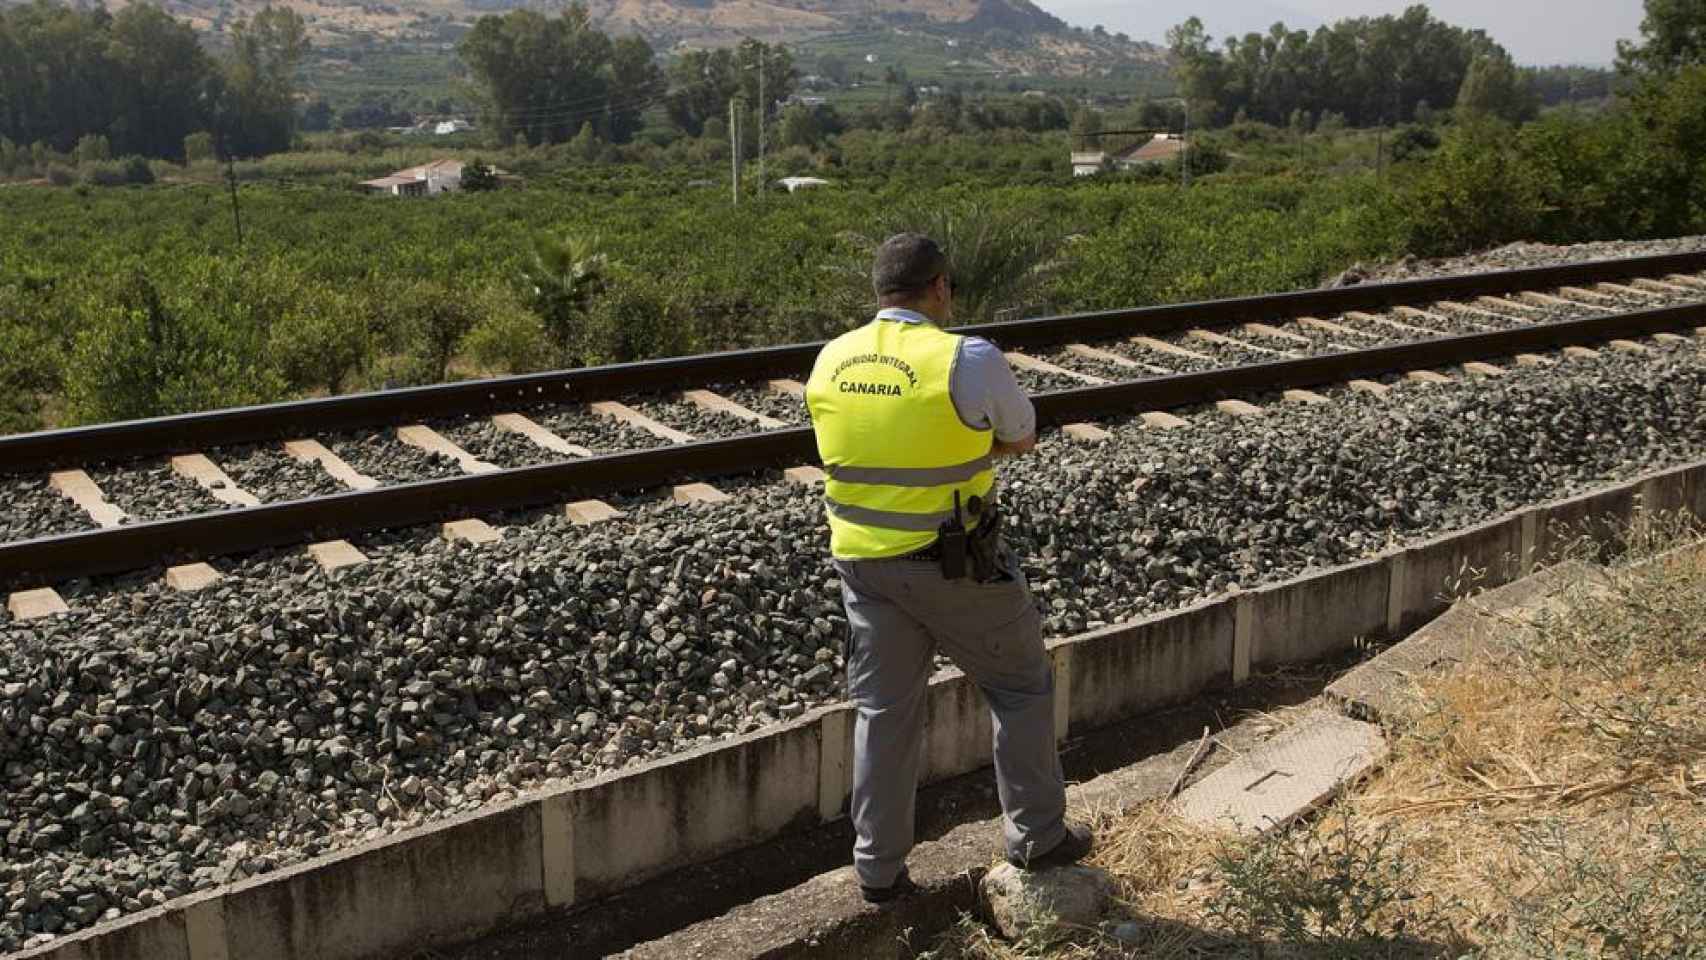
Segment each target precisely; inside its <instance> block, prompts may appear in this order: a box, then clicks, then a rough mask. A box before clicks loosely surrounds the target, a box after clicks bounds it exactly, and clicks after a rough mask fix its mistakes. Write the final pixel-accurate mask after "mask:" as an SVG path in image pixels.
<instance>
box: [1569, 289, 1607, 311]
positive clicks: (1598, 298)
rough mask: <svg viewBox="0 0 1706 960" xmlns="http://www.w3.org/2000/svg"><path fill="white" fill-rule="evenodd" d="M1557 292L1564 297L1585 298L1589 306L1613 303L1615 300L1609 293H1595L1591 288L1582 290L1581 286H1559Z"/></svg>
mask: <svg viewBox="0 0 1706 960" xmlns="http://www.w3.org/2000/svg"><path fill="white" fill-rule="evenodd" d="M1558 292H1559V293H1561V294H1563V295H1564V296H1566V297H1574V298H1576V299H1577V300H1586V301H1587V302H1588V304H1589V305H1590V306H1595V307H1597V306H1602V305H1604V304H1607V303H1613V302H1615V300H1616V298H1614V297H1612V296H1611V295H1609V294H1604V293H1595V292H1594V291H1592V290H1583V289H1582V288H1581V287H1559V288H1558Z"/></svg>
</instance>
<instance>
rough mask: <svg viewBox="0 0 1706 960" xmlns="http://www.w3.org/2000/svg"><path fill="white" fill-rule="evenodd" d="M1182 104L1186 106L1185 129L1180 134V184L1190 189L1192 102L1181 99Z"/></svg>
mask: <svg viewBox="0 0 1706 960" xmlns="http://www.w3.org/2000/svg"><path fill="white" fill-rule="evenodd" d="M1180 102H1181V103H1183V104H1184V105H1185V127H1184V129H1183V130H1182V131H1181V132H1180V133H1179V142H1180V144H1182V147H1181V149H1180V150H1179V183H1180V185H1181V186H1184V187H1189V186H1190V185H1191V101H1190V100H1188V99H1184V98H1181V99H1180Z"/></svg>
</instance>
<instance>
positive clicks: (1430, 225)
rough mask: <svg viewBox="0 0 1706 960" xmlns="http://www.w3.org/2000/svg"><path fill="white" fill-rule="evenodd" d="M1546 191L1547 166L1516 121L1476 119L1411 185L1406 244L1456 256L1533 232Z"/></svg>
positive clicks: (1454, 136) (1542, 212) (1417, 249)
mask: <svg viewBox="0 0 1706 960" xmlns="http://www.w3.org/2000/svg"><path fill="white" fill-rule="evenodd" d="M1546 195H1547V189H1546V185H1545V182H1544V178H1543V173H1542V171H1541V170H1540V169H1539V168H1538V167H1537V166H1536V164H1535V163H1534V162H1533V160H1532V159H1531V158H1530V157H1529V156H1527V155H1525V154H1524V153H1523V151H1522V150H1521V149H1520V148H1519V145H1518V141H1517V138H1516V137H1515V136H1513V132H1512V129H1511V127H1510V126H1509V125H1507V124H1505V123H1502V122H1500V121H1497V120H1490V119H1473V118H1472V119H1470V120H1467V121H1465V122H1463V123H1461V124H1459V126H1458V127H1457V129H1456V130H1454V131H1453V132H1452V134H1451V136H1450V137H1448V138H1447V139H1446V141H1445V144H1444V145H1443V146H1442V147H1441V148H1440V149H1439V151H1438V152H1437V153H1435V154H1434V156H1433V157H1432V159H1430V160H1429V161H1428V163H1427V165H1426V166H1425V168H1424V169H1423V171H1422V173H1420V174H1419V175H1418V176H1417V177H1415V179H1414V180H1412V181H1411V182H1410V184H1409V185H1408V188H1407V190H1406V192H1405V201H1404V208H1405V209H1406V210H1407V211H1409V217H1408V219H1409V241H1408V247H1409V249H1410V251H1411V252H1412V253H1415V254H1418V255H1421V256H1454V255H1457V254H1460V253H1465V252H1468V251H1470V250H1479V249H1484V248H1486V247H1491V246H1495V245H1497V244H1500V243H1507V242H1509V241H1512V240H1518V239H1522V238H1524V237H1528V236H1531V235H1533V234H1534V233H1535V232H1536V230H1537V229H1538V228H1539V225H1540V224H1541V222H1542V218H1543V217H1544V215H1545V212H1546V206H1547V204H1546Z"/></svg>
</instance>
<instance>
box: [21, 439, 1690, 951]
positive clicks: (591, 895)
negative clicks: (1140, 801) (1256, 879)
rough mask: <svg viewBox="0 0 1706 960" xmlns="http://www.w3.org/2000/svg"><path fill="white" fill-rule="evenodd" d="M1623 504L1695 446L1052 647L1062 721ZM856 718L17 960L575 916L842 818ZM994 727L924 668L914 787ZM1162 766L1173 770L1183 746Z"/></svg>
mask: <svg viewBox="0 0 1706 960" xmlns="http://www.w3.org/2000/svg"><path fill="white" fill-rule="evenodd" d="M1638 508H1640V509H1645V510H1648V511H1654V512H1667V513H1668V512H1678V511H1686V512H1688V513H1691V514H1692V515H1694V516H1696V517H1706V461H1702V462H1697V463H1694V464H1689V465H1687V466H1683V467H1678V468H1673V469H1668V470H1664V471H1659V472H1656V473H1652V474H1648V475H1646V476H1644V477H1642V478H1640V479H1637V480H1635V481H1632V482H1628V483H1623V484H1618V485H1615V486H1611V487H1607V488H1604V489H1601V490H1599V491H1596V492H1593V493H1589V494H1586V495H1583V496H1578V497H1574V498H1570V499H1567V500H1562V501H1557V502H1553V503H1549V504H1544V505H1540V506H1534V507H1530V508H1526V509H1524V510H1521V511H1518V512H1516V513H1512V514H1508V515H1506V516H1505V517H1503V518H1501V519H1499V520H1495V521H1493V522H1491V523H1487V524H1482V525H1480V526H1476V527H1472V528H1469V529H1466V530H1462V531H1459V532H1456V533H1453V534H1449V535H1446V536H1442V537H1438V538H1435V539H1432V540H1428V541H1425V542H1422V543H1419V544H1416V545H1413V546H1409V547H1405V548H1401V549H1397V550H1394V551H1391V552H1389V553H1386V554H1383V555H1381V556H1378V557H1375V558H1373V559H1369V560H1365V561H1361V562H1358V563H1352V564H1348V565H1346V566H1342V567H1338V568H1335V569H1332V570H1328V571H1324V572H1320V573H1313V574H1308V575H1305V576H1303V577H1299V578H1297V579H1294V580H1291V581H1288V582H1285V583H1281V584H1276V585H1273V586H1269V587H1264V588H1261V589H1258V590H1252V591H1248V592H1242V593H1237V594H1233V595H1230V596H1226V597H1222V598H1218V599H1214V600H1210V601H1205V602H1202V603H1199V604H1196V605H1194V606H1191V607H1188V608H1185V609H1183V610H1179V611H1176V612H1172V613H1169V614H1166V615H1163V616H1158V617H1154V618H1148V619H1144V620H1138V621H1135V622H1131V623H1126V624H1122V625H1118V626H1114V627H1110V628H1107V629H1103V630H1098V631H1095V632H1092V633H1088V634H1083V635H1080V636H1077V637H1073V638H1069V639H1065V640H1061V641H1057V642H1055V643H1054V644H1052V652H1053V657H1054V663H1055V669H1056V673H1057V685H1056V688H1057V700H1056V705H1055V707H1056V712H1057V718H1058V719H1059V720H1060V721H1061V722H1060V723H1059V727H1060V729H1061V730H1062V731H1063V734H1071V735H1073V736H1079V735H1082V734H1084V733H1086V732H1089V731H1093V730H1096V729H1098V728H1102V727H1108V726H1111V725H1115V724H1118V723H1121V722H1122V721H1129V720H1131V719H1132V718H1134V717H1140V716H1143V715H1145V714H1150V713H1153V712H1154V711H1157V710H1160V709H1163V708H1166V707H1169V706H1174V705H1178V704H1183V703H1188V702H1190V701H1192V700H1193V699H1194V698H1197V697H1198V696H1199V695H1201V694H1203V693H1204V692H1205V691H1209V690H1214V689H1217V688H1223V687H1225V686H1227V685H1228V684H1232V685H1240V684H1243V683H1245V682H1246V681H1247V680H1248V679H1249V678H1250V677H1251V675H1252V672H1253V671H1260V670H1264V669H1268V668H1272V667H1278V666H1282V665H1286V664H1295V663H1303V662H1310V661H1316V660H1321V659H1324V658H1330V657H1334V656H1339V655H1343V654H1345V653H1346V652H1348V651H1350V650H1351V649H1352V648H1353V646H1354V644H1355V643H1356V641H1357V640H1358V639H1359V638H1369V637H1396V636H1403V635H1406V634H1407V633H1409V632H1411V631H1412V630H1414V629H1415V628H1417V627H1419V626H1421V625H1422V624H1425V623H1426V622H1428V621H1429V620H1431V619H1432V618H1434V617H1435V616H1436V615H1437V614H1438V613H1439V612H1440V611H1442V610H1443V609H1445V608H1446V607H1447V606H1449V604H1450V602H1451V600H1452V598H1453V594H1461V593H1463V592H1466V591H1467V590H1469V589H1472V588H1479V587H1493V586H1499V585H1502V584H1506V583H1510V582H1511V581H1513V580H1515V579H1517V578H1519V577H1521V576H1524V575H1526V574H1528V573H1530V572H1531V571H1532V570H1533V568H1534V567H1535V566H1536V565H1537V564H1545V563H1547V562H1549V561H1551V560H1553V559H1555V558H1557V557H1559V556H1561V555H1562V554H1563V552H1564V549H1565V547H1566V546H1567V545H1568V544H1569V543H1570V542H1571V541H1573V540H1575V539H1576V538H1577V537H1578V536H1580V535H1583V534H1584V533H1585V534H1586V535H1589V536H1593V537H1595V538H1596V539H1599V540H1601V541H1603V542H1606V543H1608V544H1611V545H1615V541H1616V538H1617V531H1618V530H1619V529H1620V528H1622V527H1623V526H1625V525H1626V524H1627V523H1628V522H1629V521H1630V520H1631V519H1632V518H1633V517H1634V516H1635V513H1636V511H1637V509H1638ZM851 719H852V710H851V708H850V707H848V706H847V705H844V704H843V705H837V706H834V707H829V708H825V709H820V710H817V711H815V712H812V713H809V714H807V715H805V716H804V717H801V718H799V719H796V720H794V721H791V722H788V723H784V724H779V725H777V726H775V727H773V728H770V729H767V730H765V731H762V732H760V733H756V734H751V735H748V736H744V737H738V738H735V739H733V740H730V741H727V742H724V743H720V744H717V745H715V746H712V747H707V748H703V749H700V750H695V751H690V752H687V753H684V754H680V755H678V756H674V757H670V758H668V759H666V760H663V761H660V762H657V763H655V764H650V765H647V766H643V767H639V768H635V769H631V770H625V771H621V772H619V773H614V774H609V775H606V776H602V777H599V778H597V779H594V780H591V781H587V782H585V783H582V784H577V785H574V786H569V787H561V788H556V789H552V790H547V791H543V792H540V793H536V794H533V795H530V796H528V797H525V798H523V799H521V800H517V801H515V802H512V803H509V804H505V805H502V806H498V807H494V808H489V809H486V810H483V811H480V812H478V813H476V814H471V815H466V816H463V817H458V818H454V819H450V820H447V821H444V822H442V823H438V824H434V825H432V826H430V827H426V828H422V829H418V830H413V831H409V832H405V833H400V834H397V835H395V836H392V837H389V838H386V839H384V840H380V841H376V842H373V843H370V844H367V845H364V846H360V847H356V848H354V849H351V850H348V851H344V852H341V853H338V854H335V855H332V856H328V857H323V858H319V859H316V860H312V861H309V862H306V863H303V864H300V865H298V866H296V867H293V868H290V869H286V870H283V871H280V872H278V873H274V874H268V875H266V876H263V877H259V878H255V879H252V880H247V881H243V882H241V883H237V884H234V885H231V886H227V887H221V888H217V889H214V890H210V891H205V892H203V893H199V894H195V895H193V896H190V897H185V898H181V899H179V900H175V901H172V902H169V903H167V904H165V905H164V906H161V907H156V908H154V909H152V910H149V911H145V912H143V913H140V914H136V915H133V916H130V917H126V918H124V919H122V920H118V921H113V922H111V923H107V924H102V925H100V926H97V927H94V928H91V929H89V930H86V931H83V932H81V933H78V934H75V935H72V936H69V937H65V938H62V939H60V940H57V941H54V942H53V943H51V944H48V945H46V946H43V947H40V948H37V949H35V950H31V951H26V952H24V953H21V954H18V955H17V956H20V957H31V958H36V957H53V958H59V960H72V958H96V957H99V958H114V960H117V958H160V960H224V958H238V957H241V958H259V960H266V958H275V957H276V958H304V960H305V958H309V957H313V958H325V960H340V958H351V960H354V958H365V957H374V956H390V955H398V954H403V955H406V954H408V953H409V952H410V951H413V950H417V949H420V948H424V947H432V946H436V945H442V944H447V943H454V942H458V941H465V940H467V939H469V938H470V937H477V936H480V935H482V934H485V933H489V932H491V931H494V930H498V929H501V928H513V927H514V926H516V925H518V924H520V923H522V922H524V921H527V920H529V919H533V918H543V917H546V916H551V915H559V914H562V913H564V912H566V911H571V910H577V909H578V908H581V907H585V906H587V905H590V904H593V903H595V902H598V901H601V900H602V899H603V898H607V897H610V896H611V895H614V894H617V893H619V892H621V891H625V890H631V889H633V888H635V887H637V886H639V885H641V884H645V883H647V882H648V881H653V880H655V879H657V878H659V877H662V876H663V875H665V874H667V873H670V872H672V871H676V870H679V869H682V868H684V867H689V866H691V865H695V864H704V863H706V862H707V861H711V860H714V859H716V858H718V857H722V856H725V855H728V854H731V853H734V852H736V851H741V850H745V849H748V848H752V847H756V846H759V845H762V844H765V843H767V842H769V841H772V840H775V839H776V838H778V837H784V836H787V835H790V834H796V833H798V832H800V831H803V830H806V829H809V828H811V827H812V826H813V825H816V824H822V823H826V822H830V821H834V820H836V819H838V818H839V817H840V816H841V813H842V810H843V808H844V806H845V803H846V798H847V793H848V787H849V771H850V769H851V764H850V754H851V738H850V733H851ZM988 731H989V726H988V716H987V711H986V710H985V708H984V707H983V704H982V701H981V698H980V695H979V694H978V693H977V692H976V690H975V687H974V686H973V685H972V684H971V683H970V682H968V681H967V680H966V679H965V678H964V677H962V676H960V675H959V674H958V673H957V672H952V671H947V672H944V673H942V674H940V675H938V677H936V678H935V679H934V680H933V682H932V684H931V689H930V697H929V708H928V721H927V728H926V746H925V759H924V771H923V778H924V781H925V782H926V783H933V782H940V781H945V780H948V779H950V778H953V777H956V776H959V775H961V774H966V773H969V772H971V771H974V770H979V769H981V768H983V767H984V766H986V765H987V764H988V763H989V750H990V744H989V733H988ZM1180 759H1181V760H1182V758H1180ZM1171 765H1172V770H1173V772H1175V773H1176V771H1177V768H1178V765H1179V761H1177V760H1174V761H1172V763H1171ZM1142 766H1143V765H1142V764H1140V765H1138V767H1142ZM1145 775H1148V776H1151V777H1153V776H1154V775H1155V771H1153V770H1151V771H1149V772H1148V774H1145V773H1144V772H1143V771H1142V770H1140V769H1138V768H1133V771H1132V772H1131V773H1130V774H1129V776H1131V777H1142V776H1145ZM1110 776H1112V775H1110ZM1117 782H1119V781H1118V779H1117V778H1116V779H1115V780H1113V781H1110V783H1117ZM979 826H981V824H968V825H966V826H964V827H960V828H956V829H955V830H952V831H949V832H948V833H947V834H945V835H944V836H943V837H942V838H940V839H939V840H937V841H935V845H936V846H937V848H938V849H940V850H944V851H945V850H951V849H954V848H956V846H957V847H958V848H959V849H960V850H961V851H962V852H964V851H966V850H975V851H976V857H981V858H982V862H983V863H985V864H987V863H988V862H989V857H988V853H989V851H990V850H991V849H993V848H992V846H991V845H990V843H989V842H988V840H987V838H984V839H983V840H981V841H980V840H979V838H978V834H977V828H978V827H979ZM976 857H974V860H975V859H976ZM952 861H954V858H952V857H947V858H945V859H944V861H943V863H944V864H946V863H949V862H952ZM933 869H935V868H934V867H933V866H932V864H931V862H930V861H929V859H928V857H925V858H924V859H923V860H922V861H921V862H920V863H918V864H917V865H916V866H915V871H914V872H915V874H916V875H917V876H919V878H920V879H921V881H923V882H925V883H926V884H927V885H929V886H930V888H931V889H935V888H936V887H937V886H941V887H943V888H944V889H950V888H955V884H956V883H957V884H958V889H959V890H960V892H959V893H954V894H952V896H951V897H950V898H949V899H948V900H944V901H942V904H955V903H956V901H954V900H953V899H952V898H953V897H958V898H961V899H964V900H965V901H966V904H964V905H969V901H970V897H971V889H970V886H969V885H967V884H965V882H964V879H963V877H961V878H960V879H959V880H957V881H955V880H954V879H953V878H954V877H957V876H960V874H961V873H962V872H963V871H961V870H960V869H959V868H958V867H955V868H953V869H952V870H951V871H950V872H949V873H947V874H946V875H944V876H940V877H935V878H933V877H932V873H931V871H932V870H933ZM943 869H947V867H945V866H944V867H943ZM937 881H940V883H939V884H938V883H937ZM798 890H799V891H800V893H799V894H798V895H799V896H804V897H808V898H809V897H812V896H814V895H815V896H818V897H820V898H821V899H822V900H823V902H824V905H825V906H826V908H827V907H828V905H829V904H830V903H831V901H832V899H838V900H840V901H847V900H849V899H850V896H849V892H848V890H849V888H848V886H847V884H846V881H845V878H843V877H839V876H838V874H836V873H830V874H827V875H824V876H822V877H818V878H816V879H813V880H810V881H808V882H807V883H805V884H804V885H802V886H801V887H799V888H798ZM927 899H928V898H927ZM754 906H755V907H756V906H758V905H754ZM939 906H940V905H939ZM744 909H745V908H742V910H744ZM742 910H737V911H734V912H733V914H731V916H734V917H737V918H738V915H740V914H741V913H742ZM943 912H946V913H947V916H946V917H945V918H936V919H937V920H940V921H942V922H948V921H951V919H952V911H943ZM911 914H912V910H911V909H910V908H909V909H908V910H902V911H889V912H887V913H885V914H884V916H887V917H889V918H890V919H889V920H888V921H884V922H885V923H889V922H894V923H900V922H905V921H906V920H907V919H908V917H910V916H911ZM931 916H932V917H934V916H935V914H934V913H933V914H931ZM912 919H913V920H914V921H915V922H916V921H918V920H919V918H917V917H913V918H912ZM855 926H857V925H855ZM788 929H790V928H789V926H788V925H787V924H785V923H782V922H781V921H780V920H778V921H777V922H775V923H773V924H772V925H771V926H770V928H769V931H768V932H767V935H766V936H764V937H756V936H755V934H752V935H748V936H747V937H745V938H744V939H742V940H740V941H739V942H738V943H736V944H733V945H731V946H730V947H729V948H728V951H735V952H728V951H725V950H721V949H717V950H713V949H712V948H713V947H714V946H715V945H714V944H713V943H711V942H710V941H706V942H704V943H703V944H701V948H694V949H692V950H691V951H690V952H689V953H686V954H684V953H681V952H679V947H678V948H677V952H676V953H673V954H668V953H660V952H656V950H657V949H667V948H666V947H665V944H667V943H668V942H669V941H668V939H667V938H666V939H665V940H661V941H659V942H658V944H656V945H654V946H653V947H641V948H637V949H636V951H635V955H636V956H665V955H675V956H682V955H693V954H701V953H717V954H719V955H727V956H738V955H765V956H781V955H788V954H789V953H792V952H799V950H800V949H803V947H804V946H805V943H804V941H801V942H799V943H796V944H795V945H794V946H793V947H788V946H787V944H782V943H775V944H772V946H771V947H765V946H764V945H763V944H764V943H768V942H771V941H773V940H775V939H776V937H778V936H781V935H783V934H785V933H786V932H787V930H788ZM853 929H854V927H847V928H846V929H844V930H843V931H842V932H841V933H838V932H836V930H835V929H820V930H818V931H817V932H815V933H810V934H809V936H808V939H814V940H815V947H817V948H822V949H828V948H830V947H831V946H833V945H834V944H835V943H838V942H840V941H842V940H845V939H846V938H847V936H851V935H852V933H851V932H852V930H853ZM859 929H865V928H864V927H859ZM891 932H892V931H891ZM919 932H922V928H920V930H919ZM883 935H884V936H887V935H888V934H883ZM854 939H855V940H857V942H859V943H863V944H866V945H869V944H872V943H875V942H876V941H873V940H870V939H864V938H863V935H860V936H859V937H854ZM630 942H631V941H630ZM885 942H888V943H892V942H893V941H892V940H888V941H885ZM915 942H916V941H915ZM558 946H559V947H562V946H563V945H562V944H560V943H559V944H558ZM777 951H780V952H777ZM845 955H849V956H852V955H859V956H865V955H870V954H868V953H846V954H845Z"/></svg>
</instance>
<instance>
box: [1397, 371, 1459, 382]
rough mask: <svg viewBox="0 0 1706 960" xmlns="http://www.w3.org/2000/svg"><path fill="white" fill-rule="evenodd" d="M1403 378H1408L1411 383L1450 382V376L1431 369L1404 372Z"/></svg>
mask: <svg viewBox="0 0 1706 960" xmlns="http://www.w3.org/2000/svg"><path fill="white" fill-rule="evenodd" d="M1404 379H1406V380H1409V381H1411V382H1413V383H1425V384H1435V383H1450V382H1451V378H1450V377H1448V376H1446V375H1445V374H1443V373H1438V372H1436V371H1433V370H1411V371H1410V372H1409V373H1406V374H1404Z"/></svg>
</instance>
